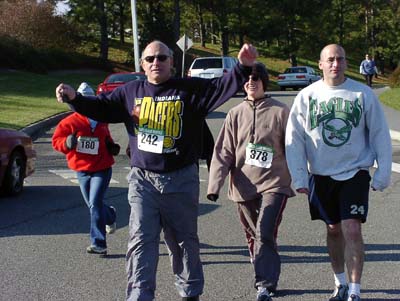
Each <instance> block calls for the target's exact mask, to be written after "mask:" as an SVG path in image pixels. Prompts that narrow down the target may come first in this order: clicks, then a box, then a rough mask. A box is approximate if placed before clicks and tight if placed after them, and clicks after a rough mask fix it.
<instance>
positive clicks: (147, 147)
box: [137, 128, 164, 154]
mask: <svg viewBox="0 0 400 301" xmlns="http://www.w3.org/2000/svg"><path fill="white" fill-rule="evenodd" d="M137 137H138V140H137V141H138V149H140V150H142V151H144V152H150V153H156V154H161V153H162V152H163V144H164V131H162V130H154V129H147V128H139V132H138V136H137Z"/></svg>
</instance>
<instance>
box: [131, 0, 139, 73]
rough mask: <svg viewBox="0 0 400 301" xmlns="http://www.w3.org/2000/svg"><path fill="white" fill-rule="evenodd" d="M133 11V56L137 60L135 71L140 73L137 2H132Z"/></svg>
mask: <svg viewBox="0 0 400 301" xmlns="http://www.w3.org/2000/svg"><path fill="white" fill-rule="evenodd" d="M131 11H132V34H133V55H134V59H135V71H136V72H139V71H140V64H139V39H138V31H137V18H136V0H131Z"/></svg>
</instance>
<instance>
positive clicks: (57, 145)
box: [52, 83, 120, 255]
mask: <svg viewBox="0 0 400 301" xmlns="http://www.w3.org/2000/svg"><path fill="white" fill-rule="evenodd" d="M78 92H80V93H81V94H83V95H94V91H93V89H92V88H91V87H90V86H89V85H88V84H86V83H82V84H81V85H80V86H79V88H78ZM52 144H53V148H54V149H55V150H57V151H59V152H61V153H64V154H65V155H66V158H67V162H68V167H69V168H71V169H72V170H75V171H76V172H77V177H78V181H79V186H80V188H81V192H82V196H83V198H84V200H85V202H86V204H87V206H88V207H89V210H90V241H91V244H90V246H88V247H87V249H86V251H87V252H88V253H91V254H101V255H105V254H107V244H106V233H113V232H115V230H116V210H115V208H114V207H112V206H108V205H106V204H104V203H103V199H104V195H105V192H106V190H107V188H108V185H109V183H110V180H111V175H112V168H111V166H112V165H113V164H114V162H115V161H114V158H113V156H115V155H118V153H119V150H120V146H119V145H118V144H116V143H114V141H113V139H112V138H111V134H110V130H109V129H108V124H106V123H100V122H97V121H95V120H92V119H90V118H88V117H85V116H83V115H81V114H79V113H73V114H71V115H69V116H68V117H66V118H64V119H63V120H61V122H60V123H59V124H58V125H57V127H56V129H55V132H54V134H53V138H52Z"/></svg>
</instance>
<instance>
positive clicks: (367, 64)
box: [360, 54, 377, 87]
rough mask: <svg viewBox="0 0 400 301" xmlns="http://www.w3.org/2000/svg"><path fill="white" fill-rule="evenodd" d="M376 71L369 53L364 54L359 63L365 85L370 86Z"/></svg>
mask: <svg viewBox="0 0 400 301" xmlns="http://www.w3.org/2000/svg"><path fill="white" fill-rule="evenodd" d="M376 72H377V69H376V65H375V61H374V60H372V59H371V58H370V56H369V54H366V55H365V60H363V61H362V62H361V64H360V73H361V74H362V75H364V77H365V81H366V83H367V86H369V87H372V79H373V78H374V75H375V73H376Z"/></svg>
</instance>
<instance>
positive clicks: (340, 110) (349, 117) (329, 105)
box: [309, 97, 362, 147]
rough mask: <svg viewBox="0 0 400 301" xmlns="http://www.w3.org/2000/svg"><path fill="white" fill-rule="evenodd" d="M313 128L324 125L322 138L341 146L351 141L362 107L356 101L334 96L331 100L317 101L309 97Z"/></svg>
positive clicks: (328, 142) (326, 142) (328, 143)
mask: <svg viewBox="0 0 400 301" xmlns="http://www.w3.org/2000/svg"><path fill="white" fill-rule="evenodd" d="M309 103H310V107H309V110H310V124H311V129H314V128H316V127H318V126H319V125H320V124H321V125H322V132H321V134H322V139H323V141H324V142H325V144H327V145H329V146H332V147H339V146H342V145H343V144H345V143H346V142H347V141H349V139H350V136H351V131H352V129H353V127H357V126H358V124H359V123H360V119H361V114H362V107H361V103H360V101H359V99H356V100H355V101H350V100H344V99H343V98H339V97H333V98H331V99H330V100H329V101H327V102H326V101H322V102H320V103H318V102H317V100H316V99H312V98H310V99H309Z"/></svg>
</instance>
